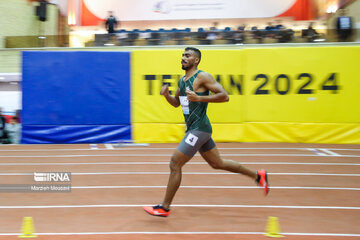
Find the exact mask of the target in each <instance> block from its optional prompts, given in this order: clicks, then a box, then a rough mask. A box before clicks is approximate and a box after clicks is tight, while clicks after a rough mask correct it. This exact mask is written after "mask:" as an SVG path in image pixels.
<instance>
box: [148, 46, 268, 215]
mask: <svg viewBox="0 0 360 240" xmlns="http://www.w3.org/2000/svg"><path fill="white" fill-rule="evenodd" d="M200 60H201V52H200V50H199V49H197V48H193V47H187V48H185V51H184V53H183V55H182V61H181V64H182V69H183V70H185V75H184V76H183V77H182V78H181V79H180V80H179V83H178V89H177V90H176V93H175V96H171V95H170V94H169V89H168V85H164V86H163V88H162V89H161V92H160V94H161V95H163V96H164V97H165V98H166V100H167V101H168V102H169V103H170V104H171V105H173V106H174V107H178V106H180V105H181V107H182V110H183V114H184V117H185V123H186V127H187V129H186V135H185V137H184V138H183V139H182V141H181V142H180V144H179V146H178V147H177V149H176V150H175V152H174V153H173V155H172V157H171V161H170V176H169V182H168V185H167V189H166V194H165V198H164V200H163V202H162V204H159V205H157V206H153V207H144V210H145V211H146V212H147V213H149V214H151V215H154V216H161V217H167V216H168V215H169V214H170V204H171V202H172V200H173V198H174V196H175V193H176V191H177V190H178V188H179V186H180V182H181V175H182V174H181V169H182V167H183V166H184V165H185V164H186V163H187V162H188V161H189V160H190V159H191V158H192V157H193V156H194V155H195V153H196V152H197V151H199V152H200V154H201V156H202V157H203V158H204V159H205V160H206V161H207V162H208V163H209V165H210V166H211V167H213V168H214V169H223V170H227V171H230V172H234V173H241V174H244V175H246V176H248V177H250V178H252V179H254V180H255V181H256V182H257V183H258V184H259V185H260V186H261V187H263V188H264V193H265V195H267V194H268V192H269V184H268V180H267V173H266V171H265V170H259V171H257V172H254V171H252V170H249V169H247V168H245V167H243V166H242V165H241V164H240V163H238V162H236V161H233V160H225V159H222V158H221V157H220V155H219V152H218V149H217V148H216V144H215V142H214V140H213V139H212V138H211V133H212V128H211V124H210V121H209V119H208V117H207V115H206V109H207V105H208V103H209V102H227V101H229V96H228V94H227V92H226V91H225V90H224V88H223V87H222V86H221V85H220V84H219V83H218V82H216V81H215V80H214V78H213V77H212V76H211V75H210V74H209V73H207V72H203V71H201V70H198V69H197V66H198V65H199V63H200ZM210 91H211V92H212V93H213V94H212V95H210Z"/></svg>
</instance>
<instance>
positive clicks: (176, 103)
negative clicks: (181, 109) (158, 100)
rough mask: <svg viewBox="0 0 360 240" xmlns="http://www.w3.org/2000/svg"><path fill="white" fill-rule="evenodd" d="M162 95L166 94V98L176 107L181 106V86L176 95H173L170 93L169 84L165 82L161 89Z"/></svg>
mask: <svg viewBox="0 0 360 240" xmlns="http://www.w3.org/2000/svg"><path fill="white" fill-rule="evenodd" d="M160 94H161V95H164V97H165V98H166V100H167V101H168V102H169V103H170V104H171V105H173V106H174V107H178V106H180V100H179V95H180V91H179V88H178V89H177V90H176V93H175V96H171V95H170V94H169V86H168V85H167V84H165V85H164V86H163V87H162V88H161V91H160Z"/></svg>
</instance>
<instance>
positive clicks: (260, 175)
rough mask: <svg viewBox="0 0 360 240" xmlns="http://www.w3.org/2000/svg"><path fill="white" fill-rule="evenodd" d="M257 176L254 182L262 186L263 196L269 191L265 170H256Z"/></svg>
mask: <svg viewBox="0 0 360 240" xmlns="http://www.w3.org/2000/svg"><path fill="white" fill-rule="evenodd" d="M257 175H258V178H257V180H256V182H257V183H258V184H259V185H260V186H261V187H263V188H264V194H265V196H266V195H267V194H268V193H269V191H270V189H269V182H268V179H267V172H266V171H265V170H263V169H261V170H258V171H257Z"/></svg>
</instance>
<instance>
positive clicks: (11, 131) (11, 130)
mask: <svg viewBox="0 0 360 240" xmlns="http://www.w3.org/2000/svg"><path fill="white" fill-rule="evenodd" d="M5 131H6V133H7V137H8V138H7V142H6V143H10V144H20V138H21V137H20V136H21V125H20V123H19V119H18V118H17V117H15V116H14V117H12V118H11V119H10V122H9V123H7V124H6V126H5Z"/></svg>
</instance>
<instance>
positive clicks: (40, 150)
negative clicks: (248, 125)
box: [0, 144, 360, 152]
mask: <svg viewBox="0 0 360 240" xmlns="http://www.w3.org/2000/svg"><path fill="white" fill-rule="evenodd" d="M112 145H113V146H114V144H112ZM115 146H116V145H115ZM6 147H7V145H0V151H4V152H52V151H55V152H56V151H88V150H89V149H88V148H74V149H71V148H52V149H2V148H6ZM175 148H176V147H175V146H174V147H163V148H160V147H147V148H143V147H121V148H114V150H120V151H134V150H136V151H137V150H150V151H158V150H174V149H175ZM218 149H219V150H301V151H306V150H307V151H309V149H311V148H263V147H259V148H255V147H254V148H230V147H219V148H218ZM312 149H314V148H312ZM326 149H327V150H330V151H360V147H359V148H326ZM98 150H99V151H101V150H102V151H106V150H107V149H106V148H101V149H98Z"/></svg>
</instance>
